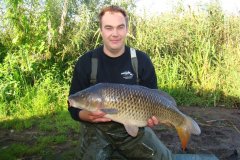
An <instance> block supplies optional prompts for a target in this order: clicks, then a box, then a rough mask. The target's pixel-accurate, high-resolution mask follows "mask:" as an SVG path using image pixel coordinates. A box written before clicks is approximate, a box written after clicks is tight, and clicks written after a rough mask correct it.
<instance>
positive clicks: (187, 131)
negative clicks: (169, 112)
mask: <svg viewBox="0 0 240 160" xmlns="http://www.w3.org/2000/svg"><path fill="white" fill-rule="evenodd" d="M176 130H177V132H178V136H179V138H180V141H181V143H182V149H183V150H185V149H186V147H187V143H188V141H189V139H190V136H191V134H195V135H199V134H200V133H201V130H200V128H199V126H198V124H197V123H196V122H195V121H194V120H193V119H192V118H190V117H188V116H185V123H183V124H182V125H180V126H177V127H176Z"/></svg>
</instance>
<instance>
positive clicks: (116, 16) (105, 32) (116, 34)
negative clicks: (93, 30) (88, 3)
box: [99, 6, 128, 57]
mask: <svg viewBox="0 0 240 160" xmlns="http://www.w3.org/2000/svg"><path fill="white" fill-rule="evenodd" d="M99 22H100V32H101V35H102V38H103V43H104V52H105V53H106V54H107V55H109V56H112V57H114V56H119V55H120V54H121V53H123V52H124V49H125V38H126V36H127V33H128V18H127V14H126V12H125V11H124V10H123V9H122V8H120V7H118V6H109V7H106V8H103V9H102V11H101V12H100V14H99Z"/></svg>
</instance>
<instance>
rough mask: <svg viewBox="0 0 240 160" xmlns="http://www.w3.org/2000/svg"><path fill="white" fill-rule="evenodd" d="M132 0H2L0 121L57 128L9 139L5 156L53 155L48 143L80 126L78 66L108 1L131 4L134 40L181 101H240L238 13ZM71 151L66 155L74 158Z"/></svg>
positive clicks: (96, 41)
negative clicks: (163, 7) (72, 102)
mask: <svg viewBox="0 0 240 160" xmlns="http://www.w3.org/2000/svg"><path fill="white" fill-rule="evenodd" d="M64 2H68V3H67V5H64ZM133 2H134V1H132V0H130V1H119V2H118V3H117V2H113V1H112V0H104V1H99V0H94V1H85V0H84V1H83V0H68V1H64V0H52V1H39V0H34V1H30V0H24V1H22V0H21V1H19V0H5V1H1V2H0V4H1V6H5V7H2V8H0V11H1V13H3V14H0V21H1V23H0V92H1V94H0V127H2V128H5V129H12V130H14V131H18V132H21V131H23V130H24V129H32V128H36V130H38V131H39V132H40V133H41V132H48V133H50V134H52V136H39V137H40V138H38V139H37V141H36V143H34V147H33V146H32V144H21V143H16V144H11V145H8V146H7V147H6V148H4V149H1V150H0V159H19V158H20V159H21V158H22V157H24V156H25V157H28V156H30V157H31V155H40V156H42V157H44V158H46V159H54V157H55V155H54V152H53V150H54V147H53V148H48V144H49V143H50V144H52V145H53V146H57V144H59V143H65V142H66V141H67V136H66V135H72V134H73V133H78V128H79V127H78V125H79V124H78V123H77V122H75V121H73V120H72V119H71V117H70V116H69V113H68V112H67V96H68V90H69V84H70V81H71V77H72V70H73V66H74V64H75V62H76V60H77V58H78V57H79V56H81V55H82V54H84V53H85V52H87V51H89V50H91V49H93V48H95V47H97V46H99V45H100V44H101V43H102V42H101V36H100V31H99V24H98V19H97V14H98V11H99V9H100V8H101V7H102V6H105V5H109V4H116V3H117V4H118V5H120V6H122V7H124V8H126V9H127V10H128V12H129V31H130V33H129V37H128V39H127V44H129V45H131V46H133V47H135V48H137V49H140V50H143V51H145V52H146V53H147V54H148V55H149V56H150V58H151V59H152V61H153V63H154V66H155V69H156V74H157V77H158V86H159V88H160V89H162V90H165V91H167V92H168V93H170V94H171V95H172V96H173V97H174V98H175V99H176V101H177V103H178V104H179V105H185V106H186V105H187V106H188V105H196V106H221V107H222V106H224V107H239V104H240V88H239V86H240V79H239V77H240V67H239V66H240V43H239V41H240V28H239V26H240V19H239V16H227V15H224V14H223V12H222V10H221V8H220V7H219V4H214V3H213V4H210V5H209V6H207V9H206V12H199V13H195V12H192V11H191V10H190V11H187V10H184V8H183V7H182V6H181V4H179V6H176V11H175V12H170V13H164V14H162V15H160V16H153V17H152V18H151V19H150V18H147V17H146V18H141V17H138V16H136V15H135V13H134V9H135V8H134V7H135V6H134V3H133ZM64 7H65V8H64ZM64 13H66V15H65V17H64V16H63V15H64ZM62 17H63V18H62ZM60 27H62V28H63V32H62V33H60V32H59V28H60ZM66 133H67V134H66ZM74 145H75V144H74ZM55 148H56V147H55ZM72 154H73V151H71V152H66V155H63V156H64V157H66V159H71V158H69V157H71V155H72Z"/></svg>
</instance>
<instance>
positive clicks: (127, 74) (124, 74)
mask: <svg viewBox="0 0 240 160" xmlns="http://www.w3.org/2000/svg"><path fill="white" fill-rule="evenodd" d="M121 75H122V77H123V78H124V79H132V78H133V73H131V72H130V71H124V72H122V73H121Z"/></svg>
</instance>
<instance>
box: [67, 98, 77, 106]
mask: <svg viewBox="0 0 240 160" xmlns="http://www.w3.org/2000/svg"><path fill="white" fill-rule="evenodd" d="M68 103H69V105H70V106H71V107H77V105H76V103H75V101H74V100H73V99H72V98H71V97H69V98H68Z"/></svg>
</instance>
